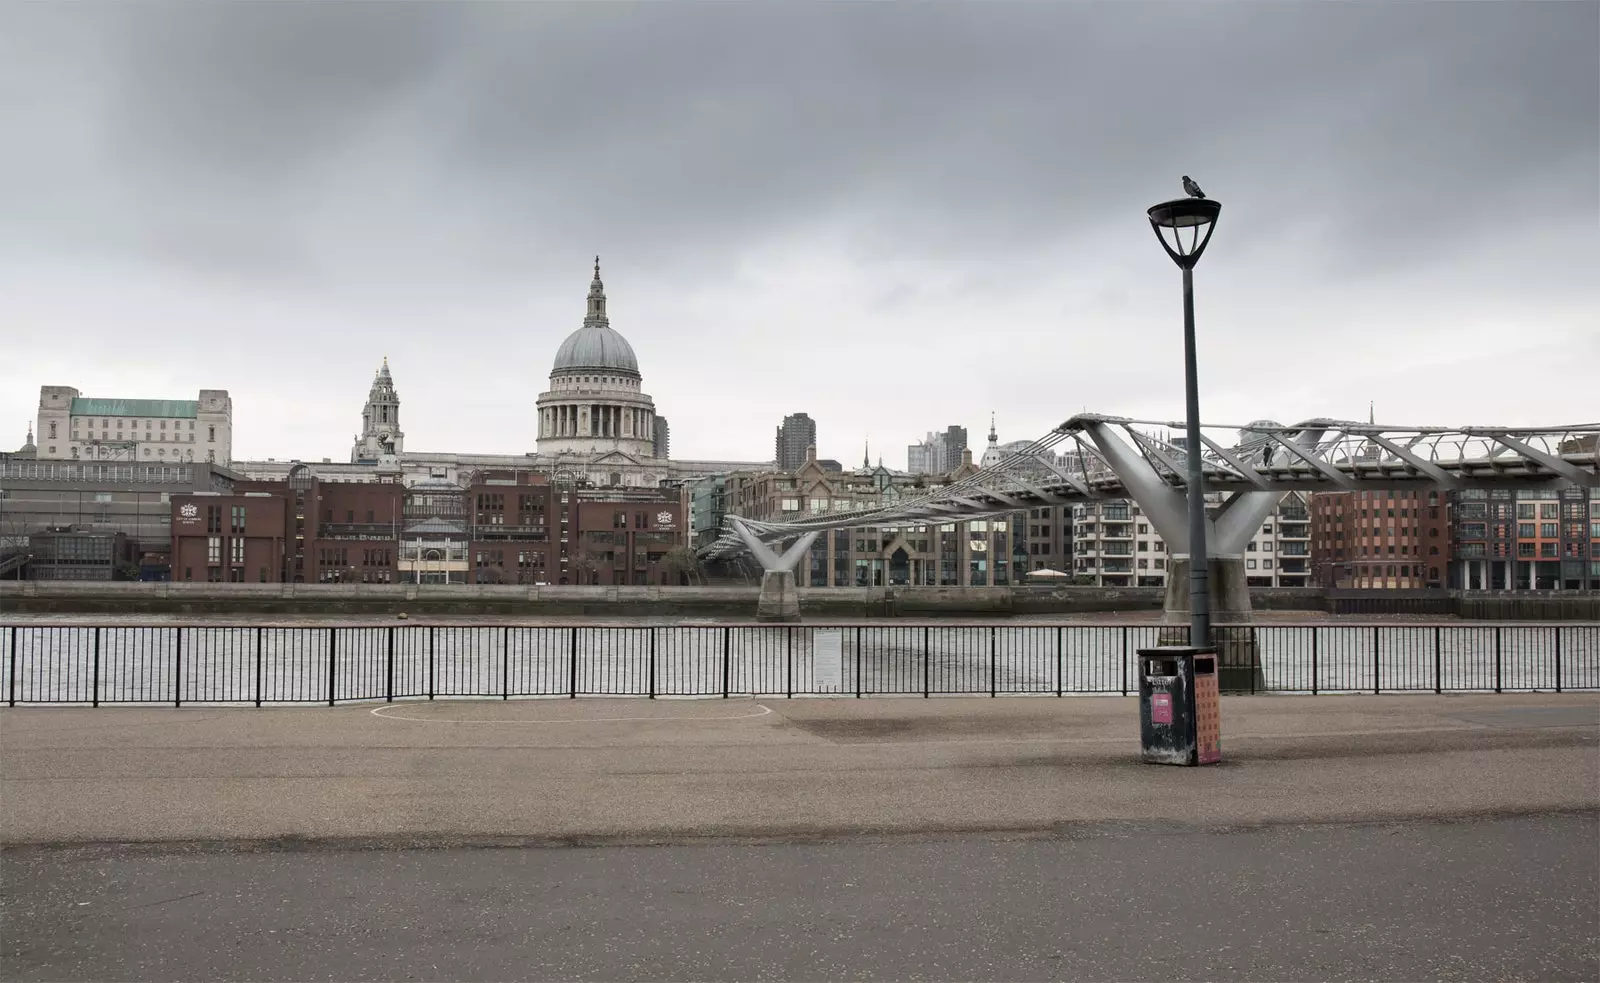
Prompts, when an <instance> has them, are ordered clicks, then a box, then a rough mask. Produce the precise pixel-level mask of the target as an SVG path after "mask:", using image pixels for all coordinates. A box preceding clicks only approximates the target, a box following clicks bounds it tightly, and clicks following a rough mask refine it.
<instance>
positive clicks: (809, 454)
mask: <svg viewBox="0 0 1600 983" xmlns="http://www.w3.org/2000/svg"><path fill="white" fill-rule="evenodd" d="M806 463H807V464H815V463H817V445H816V444H807V445H806Z"/></svg>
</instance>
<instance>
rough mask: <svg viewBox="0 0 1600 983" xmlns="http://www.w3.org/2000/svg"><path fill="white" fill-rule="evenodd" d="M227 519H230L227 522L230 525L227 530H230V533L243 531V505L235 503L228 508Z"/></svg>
mask: <svg viewBox="0 0 1600 983" xmlns="http://www.w3.org/2000/svg"><path fill="white" fill-rule="evenodd" d="M229 519H230V520H231V521H230V523H229V525H230V526H231V528H230V529H229V530H228V531H229V532H232V533H242V532H244V506H243V505H235V506H233V507H232V508H231V509H230V510H229Z"/></svg>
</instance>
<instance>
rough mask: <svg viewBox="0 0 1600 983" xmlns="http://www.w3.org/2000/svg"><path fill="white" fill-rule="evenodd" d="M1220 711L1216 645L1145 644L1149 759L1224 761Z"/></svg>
mask: <svg viewBox="0 0 1600 983" xmlns="http://www.w3.org/2000/svg"><path fill="white" fill-rule="evenodd" d="M1220 711H1221V700H1220V695H1219V689H1218V686H1217V650H1216V649H1215V648H1211V647H1206V648H1195V647H1191V646H1187V645H1165V646H1161V647H1159V648H1150V649H1140V650H1139V750H1140V753H1141V755H1142V757H1143V758H1144V760H1145V761H1146V762H1147V763H1150V764H1162V765H1209V764H1212V763H1214V762H1217V761H1221V760H1222V720H1221V717H1220Z"/></svg>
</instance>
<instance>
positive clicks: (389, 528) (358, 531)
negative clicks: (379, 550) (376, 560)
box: [317, 522, 400, 539]
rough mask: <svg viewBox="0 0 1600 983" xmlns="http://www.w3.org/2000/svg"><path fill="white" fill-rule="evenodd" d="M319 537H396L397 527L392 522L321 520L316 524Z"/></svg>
mask: <svg viewBox="0 0 1600 983" xmlns="http://www.w3.org/2000/svg"><path fill="white" fill-rule="evenodd" d="M317 537H318V538H319V539H398V538H400V536H399V527H398V526H397V525H396V524H395V523H393V522H323V523H319V524H318V525H317Z"/></svg>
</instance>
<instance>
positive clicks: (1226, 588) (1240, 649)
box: [1158, 554, 1266, 693]
mask: <svg viewBox="0 0 1600 983" xmlns="http://www.w3.org/2000/svg"><path fill="white" fill-rule="evenodd" d="M1206 571H1207V580H1206V583H1207V586H1208V587H1209V590H1207V591H1206V594H1207V595H1208V596H1209V597H1210V599H1211V644H1212V645H1214V646H1216V649H1217V676H1218V678H1217V682H1218V683H1219V684H1220V686H1221V688H1222V691H1223V692H1224V693H1252V692H1261V691H1262V690H1265V689H1266V677H1265V676H1263V675H1262V673H1261V647H1260V642H1259V640H1258V639H1257V637H1256V628H1255V615H1254V614H1253V612H1252V610H1251V607H1250V582H1249V581H1248V580H1247V579H1246V578H1245V572H1244V557H1243V556H1238V555H1226V554H1225V555H1222V556H1211V557H1208V558H1207V561H1206ZM1190 601H1191V598H1190V596H1189V557H1187V556H1174V557H1172V558H1171V561H1170V563H1169V564H1168V570H1167V596H1166V601H1165V602H1164V603H1163V604H1162V608H1161V631H1160V633H1159V635H1158V642H1159V644H1161V645H1187V644H1189V616H1190V614H1191V613H1192V611H1193V605H1192V604H1191V603H1190Z"/></svg>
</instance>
